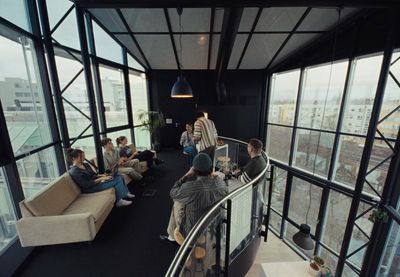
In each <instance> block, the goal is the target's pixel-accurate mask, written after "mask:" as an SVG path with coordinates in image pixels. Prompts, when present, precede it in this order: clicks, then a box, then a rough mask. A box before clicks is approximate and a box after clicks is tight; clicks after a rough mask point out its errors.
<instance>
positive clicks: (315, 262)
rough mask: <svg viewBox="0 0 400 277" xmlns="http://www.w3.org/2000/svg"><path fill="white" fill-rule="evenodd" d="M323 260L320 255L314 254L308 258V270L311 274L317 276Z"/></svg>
mask: <svg viewBox="0 0 400 277" xmlns="http://www.w3.org/2000/svg"><path fill="white" fill-rule="evenodd" d="M324 263H325V261H324V260H323V259H322V258H321V257H320V256H317V255H315V256H314V257H312V259H311V260H310V267H309V272H310V273H311V275H312V276H318V274H319V271H320V269H321V268H322V266H323V265H324Z"/></svg>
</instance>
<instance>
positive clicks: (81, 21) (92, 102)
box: [75, 6, 104, 173]
mask: <svg viewBox="0 0 400 277" xmlns="http://www.w3.org/2000/svg"><path fill="white" fill-rule="evenodd" d="M75 11H76V21H77V24H78V33H79V41H80V45H81V52H82V63H83V68H84V73H85V80H86V88H87V95H88V101H89V109H90V117H91V118H92V126H93V137H94V145H95V148H96V156H97V162H98V168H99V171H100V172H101V173H102V172H104V161H103V152H102V147H101V141H100V131H99V123H98V118H97V113H96V99H95V97H94V93H95V92H94V88H93V80H92V72H91V68H90V59H89V50H88V43H87V39H86V28H85V15H84V11H83V9H82V8H81V7H79V6H75Z"/></svg>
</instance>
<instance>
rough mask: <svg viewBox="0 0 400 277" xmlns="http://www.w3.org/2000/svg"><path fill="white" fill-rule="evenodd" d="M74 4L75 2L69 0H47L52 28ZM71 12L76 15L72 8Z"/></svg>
mask: <svg viewBox="0 0 400 277" xmlns="http://www.w3.org/2000/svg"><path fill="white" fill-rule="evenodd" d="M72 5H73V3H71V2H70V1H68V0H46V6H47V13H48V15H49V23H50V29H53V28H54V26H55V25H56V24H57V23H58V22H59V21H60V19H61V18H62V17H63V16H64V15H65V13H66V12H67V11H68V9H69V8H70V7H72ZM71 13H72V14H73V15H75V10H72V11H71Z"/></svg>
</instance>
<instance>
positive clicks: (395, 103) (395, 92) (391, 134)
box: [378, 52, 400, 139]
mask: <svg viewBox="0 0 400 277" xmlns="http://www.w3.org/2000/svg"><path fill="white" fill-rule="evenodd" d="M399 57H400V53H399V52H397V53H393V56H392V61H391V62H392V63H393V64H392V65H391V66H390V72H391V73H392V74H391V75H389V76H388V79H387V83H386V88H385V96H384V99H383V104H382V109H381V114H380V119H382V118H383V117H385V116H386V115H389V114H390V113H391V112H392V111H394V110H396V112H394V113H393V114H392V115H391V116H389V117H388V118H386V119H385V120H384V121H383V122H382V123H381V124H379V126H378V129H379V130H380V131H381V132H382V134H383V135H384V136H385V137H387V138H394V139H395V138H396V137H397V134H398V131H399V127H400V109H399V108H398V107H399V106H400V97H399V95H400V86H398V85H397V83H396V81H397V82H398V81H400V60H398V59H399Z"/></svg>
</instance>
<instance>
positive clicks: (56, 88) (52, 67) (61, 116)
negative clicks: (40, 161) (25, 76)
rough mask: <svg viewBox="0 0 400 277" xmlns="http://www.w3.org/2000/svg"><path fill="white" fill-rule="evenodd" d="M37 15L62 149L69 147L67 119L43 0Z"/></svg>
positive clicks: (39, 2) (39, 3)
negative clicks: (39, 21)
mask: <svg viewBox="0 0 400 277" xmlns="http://www.w3.org/2000/svg"><path fill="white" fill-rule="evenodd" d="M38 5H39V15H40V19H41V22H42V32H43V42H44V45H45V49H46V52H47V62H48V66H49V76H50V80H51V84H52V88H53V95H54V100H55V105H56V111H57V116H58V124H59V126H60V133H61V138H62V142H63V146H64V150H66V149H68V148H69V147H71V144H70V141H69V134H68V125H67V119H66V117H65V110H64V104H63V100H62V97H61V88H60V80H59V79H58V75H57V72H58V71H57V65H56V60H55V56H54V48H53V44H52V41H51V33H50V23H49V17H48V14H47V6H46V1H45V0H38Z"/></svg>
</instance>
